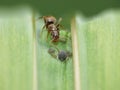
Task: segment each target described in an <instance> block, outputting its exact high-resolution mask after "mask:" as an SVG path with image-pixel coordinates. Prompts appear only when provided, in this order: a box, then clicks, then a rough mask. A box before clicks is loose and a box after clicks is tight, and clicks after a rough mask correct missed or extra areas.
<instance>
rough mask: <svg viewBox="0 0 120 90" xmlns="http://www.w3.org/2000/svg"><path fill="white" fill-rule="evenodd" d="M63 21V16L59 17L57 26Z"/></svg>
mask: <svg viewBox="0 0 120 90" xmlns="http://www.w3.org/2000/svg"><path fill="white" fill-rule="evenodd" d="M61 21H62V18H61V17H60V18H59V19H58V22H57V23H56V26H57V25H59V24H60V22H61Z"/></svg>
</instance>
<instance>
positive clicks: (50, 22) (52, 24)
mask: <svg viewBox="0 0 120 90" xmlns="http://www.w3.org/2000/svg"><path fill="white" fill-rule="evenodd" d="M40 18H43V19H44V23H45V25H44V26H43V28H42V31H43V29H44V28H45V27H46V29H47V31H48V33H47V38H48V36H49V34H51V37H52V40H51V41H52V42H57V41H58V40H59V27H60V26H61V25H60V24H59V23H60V22H61V21H62V18H59V20H58V22H56V18H55V17H53V16H43V17H39V19H40ZM42 31H41V34H42Z"/></svg>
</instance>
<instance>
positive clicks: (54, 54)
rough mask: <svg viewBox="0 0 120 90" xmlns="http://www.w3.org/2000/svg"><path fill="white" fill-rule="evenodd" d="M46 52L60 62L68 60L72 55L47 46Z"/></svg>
mask: <svg viewBox="0 0 120 90" xmlns="http://www.w3.org/2000/svg"><path fill="white" fill-rule="evenodd" d="M48 53H49V54H50V55H51V56H52V57H53V58H55V59H58V60H60V61H61V62H64V61H66V60H68V59H69V58H70V57H72V53H71V52H69V51H65V50H60V51H59V50H58V49H57V50H55V49H54V48H49V50H48Z"/></svg>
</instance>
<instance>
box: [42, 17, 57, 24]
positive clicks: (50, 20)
mask: <svg viewBox="0 0 120 90" xmlns="http://www.w3.org/2000/svg"><path fill="white" fill-rule="evenodd" d="M43 18H44V21H45V23H46V24H47V25H49V24H55V23H56V18H55V17H53V16H43Z"/></svg>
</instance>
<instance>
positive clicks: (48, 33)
mask: <svg viewBox="0 0 120 90" xmlns="http://www.w3.org/2000/svg"><path fill="white" fill-rule="evenodd" d="M49 35H50V32H47V38H46V41H48V37H49Z"/></svg>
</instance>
